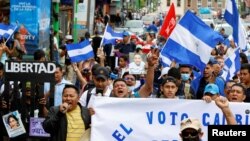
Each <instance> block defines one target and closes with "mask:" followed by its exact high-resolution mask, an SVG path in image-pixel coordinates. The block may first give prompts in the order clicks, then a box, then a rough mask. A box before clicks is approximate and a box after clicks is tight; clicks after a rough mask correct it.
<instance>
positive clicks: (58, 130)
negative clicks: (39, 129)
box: [43, 104, 91, 141]
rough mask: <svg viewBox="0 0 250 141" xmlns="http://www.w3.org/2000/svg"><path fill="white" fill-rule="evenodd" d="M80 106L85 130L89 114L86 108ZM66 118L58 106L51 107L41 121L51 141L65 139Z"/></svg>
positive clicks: (87, 125)
mask: <svg viewBox="0 0 250 141" xmlns="http://www.w3.org/2000/svg"><path fill="white" fill-rule="evenodd" d="M78 105H79V106H80V108H81V115H82V119H83V122H84V124H85V130H87V129H88V128H89V127H90V126H89V125H90V123H91V116H90V113H89V111H88V109H87V108H85V107H82V106H81V105H80V104H78ZM67 124H68V123H67V119H66V114H63V113H61V112H60V111H59V106H55V107H51V108H50V110H49V113H48V116H47V117H46V119H45V120H44V122H43V128H44V130H45V131H46V132H47V133H50V135H51V139H50V140H52V141H66V137H67Z"/></svg>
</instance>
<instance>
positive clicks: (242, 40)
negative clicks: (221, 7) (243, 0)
mask: <svg viewBox="0 0 250 141" xmlns="http://www.w3.org/2000/svg"><path fill="white" fill-rule="evenodd" d="M224 18H225V20H226V21H227V23H228V24H229V25H231V26H232V28H233V38H234V42H235V43H236V44H237V46H238V47H240V48H241V49H242V50H246V46H247V40H246V38H247V35H246V30H245V28H244V26H243V24H242V23H241V20H240V16H239V12H238V9H237V5H236V3H235V0H227V3H226V10H225V13H224Z"/></svg>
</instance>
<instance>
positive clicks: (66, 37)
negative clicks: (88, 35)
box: [65, 35, 73, 40]
mask: <svg viewBox="0 0 250 141" xmlns="http://www.w3.org/2000/svg"><path fill="white" fill-rule="evenodd" d="M65 39H66V40H72V39H73V37H72V35H66V36H65Z"/></svg>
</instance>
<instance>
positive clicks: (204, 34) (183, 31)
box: [161, 11, 223, 71]
mask: <svg viewBox="0 0 250 141" xmlns="http://www.w3.org/2000/svg"><path fill="white" fill-rule="evenodd" d="M219 41H223V37H222V36H221V35H219V33H218V32H216V31H214V30H213V29H211V28H210V27H209V26H208V25H206V24H205V23H204V22H203V21H202V20H201V19H200V18H198V17H197V16H196V15H194V14H193V13H192V12H191V11H187V12H186V14H185V15H184V16H183V18H182V19H181V20H180V21H179V23H178V24H177V25H176V27H175V28H174V30H173V32H172V33H171V35H170V36H169V39H168V40H167V42H166V44H165V45H164V47H163V49H162V51H161V55H162V56H166V57H168V58H169V59H170V60H175V61H176V63H179V64H189V65H193V66H195V67H196V68H198V69H199V70H201V71H203V70H204V68H205V67H206V64H207V63H208V61H209V58H210V56H211V55H210V53H211V51H212V49H213V48H214V47H215V46H216V44H217V43H218V42H219Z"/></svg>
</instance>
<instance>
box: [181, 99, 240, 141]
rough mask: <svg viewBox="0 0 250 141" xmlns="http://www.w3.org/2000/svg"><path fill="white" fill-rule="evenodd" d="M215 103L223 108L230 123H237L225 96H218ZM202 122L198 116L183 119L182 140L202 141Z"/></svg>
mask: <svg viewBox="0 0 250 141" xmlns="http://www.w3.org/2000/svg"><path fill="white" fill-rule="evenodd" d="M215 104H216V105H217V106H218V107H219V108H220V109H221V111H222V113H223V115H224V116H225V118H226V121H227V124H228V125H236V124H237V123H236V120H235V118H234V115H233V113H232V111H231V109H230V108H229V102H228V100H227V99H226V98H225V97H217V98H216V99H215ZM203 134H204V133H203V132H202V125H201V122H200V121H199V120H198V119H196V118H187V119H184V120H182V121H181V133H180V137H181V138H182V141H201V139H202V137H203Z"/></svg>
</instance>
